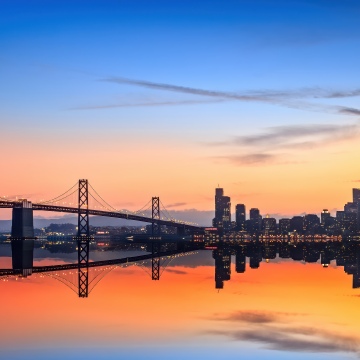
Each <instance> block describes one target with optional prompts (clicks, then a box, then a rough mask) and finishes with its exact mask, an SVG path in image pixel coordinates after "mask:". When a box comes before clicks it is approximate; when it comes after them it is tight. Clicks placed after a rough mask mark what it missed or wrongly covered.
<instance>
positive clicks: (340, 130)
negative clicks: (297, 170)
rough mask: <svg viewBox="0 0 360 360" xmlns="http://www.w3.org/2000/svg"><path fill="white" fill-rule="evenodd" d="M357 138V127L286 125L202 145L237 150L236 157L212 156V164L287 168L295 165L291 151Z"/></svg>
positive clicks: (358, 129) (358, 127)
mask: <svg viewBox="0 0 360 360" xmlns="http://www.w3.org/2000/svg"><path fill="white" fill-rule="evenodd" d="M359 135H360V124H359V123H353V124H344V125H335V124H307V125H287V126H273V127H267V128H265V129H263V130H262V131H261V132H259V133H257V134H250V135H241V136H233V137H231V138H229V139H227V140H223V141H218V142H210V143H206V145H208V146H213V147H223V148H225V147H228V148H234V147H235V148H237V150H236V152H238V153H237V154H228V155H222V156H215V157H213V159H214V160H215V161H226V162H230V163H232V164H235V165H263V164H274V163H276V164H289V163H295V162H296V163H298V162H299V161H298V160H297V161H295V160H294V159H293V158H292V155H293V154H294V151H295V150H299V149H302V150H309V149H314V148H319V147H323V146H327V145H330V144H334V143H337V142H342V141H345V140H349V139H355V138H357V137H358V136H359ZM233 151H234V150H233ZM300 161H301V160H300Z"/></svg>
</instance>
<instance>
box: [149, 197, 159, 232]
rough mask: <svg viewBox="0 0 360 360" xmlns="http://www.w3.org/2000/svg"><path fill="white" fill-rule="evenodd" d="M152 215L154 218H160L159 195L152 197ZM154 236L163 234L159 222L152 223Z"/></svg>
mask: <svg viewBox="0 0 360 360" xmlns="http://www.w3.org/2000/svg"><path fill="white" fill-rule="evenodd" d="M151 217H152V219H153V220H155V219H156V220H160V198H159V197H153V198H152V199H151ZM151 230H152V231H151V232H152V236H160V235H161V229H160V224H159V223H155V222H153V223H152V229H151Z"/></svg>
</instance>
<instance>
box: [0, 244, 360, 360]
mask: <svg viewBox="0 0 360 360" xmlns="http://www.w3.org/2000/svg"><path fill="white" fill-rule="evenodd" d="M146 250H147V249H146V248H143V249H141V248H139V249H130V250H121V251H92V252H91V255H90V258H91V260H92V261H98V260H105V259H116V258H123V257H129V256H134V255H139V254H147V253H148V252H147V251H146ZM0 251H1V253H0V254H1V256H0V268H11V264H12V261H11V249H10V245H1V246H0ZM76 259H77V253H62V252H59V253H54V252H53V253H50V252H49V251H47V250H44V249H35V258H34V266H44V265H55V264H65V263H76ZM294 259H295V260H294ZM230 261H231V262H230ZM151 265H152V262H151V259H150V260H146V261H143V262H138V263H137V264H136V265H132V264H130V263H129V264H121V265H118V266H113V265H109V266H103V267H99V268H89V271H88V280H89V296H88V297H87V298H79V297H78V292H77V290H78V289H77V287H78V274H77V271H76V270H67V271H61V272H60V271H58V272H52V273H33V274H32V275H30V276H27V277H22V276H10V277H3V278H2V281H0V294H1V298H0V299H1V300H0V305H1V306H0V316H1V319H2V324H3V326H2V327H1V330H0V331H1V337H0V343H1V347H0V355H1V358H4V359H63V358H68V359H75V358H78V357H79V356H85V357H87V358H89V359H95V358H99V357H101V358H105V359H113V358H114V359H115V358H125V357H126V358H127V359H158V358H159V357H164V358H171V359H183V358H184V357H186V358H190V359H195V358H200V357H201V358H205V359H219V358H224V357H225V356H228V355H229V356H233V357H234V356H236V357H240V356H250V357H253V358H256V359H288V358H289V357H290V356H291V358H293V359H304V358H308V359H355V358H357V357H358V351H359V349H360V335H359V325H358V324H359V321H360V312H359V310H358V309H359V306H360V289H358V288H356V287H357V286H358V278H359V248H358V245H357V244H350V245H349V244H342V243H335V244H306V243H299V244H291V245H288V244H285V245H284V244H283V245H279V244H260V245H253V244H250V245H249V244H247V245H242V246H228V245H220V246H215V247H212V248H211V249H204V250H196V251H191V252H189V253H188V254H186V255H185V254H178V255H176V257H163V258H161V260H160V280H156V281H154V280H152V278H151V275H152V272H151V271H152V267H151Z"/></svg>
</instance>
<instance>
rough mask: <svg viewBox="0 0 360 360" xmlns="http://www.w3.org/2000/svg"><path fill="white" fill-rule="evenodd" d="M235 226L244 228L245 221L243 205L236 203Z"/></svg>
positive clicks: (240, 228) (239, 228)
mask: <svg viewBox="0 0 360 360" xmlns="http://www.w3.org/2000/svg"><path fill="white" fill-rule="evenodd" d="M235 209H236V213H235V218H236V227H237V229H238V230H245V221H246V213H245V205H244V204H237V205H236V208H235Z"/></svg>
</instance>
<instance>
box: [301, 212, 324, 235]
mask: <svg viewBox="0 0 360 360" xmlns="http://www.w3.org/2000/svg"><path fill="white" fill-rule="evenodd" d="M318 226H320V218H319V217H318V216H317V215H315V214H307V215H305V217H304V230H306V231H307V232H316V230H317V228H318Z"/></svg>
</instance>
